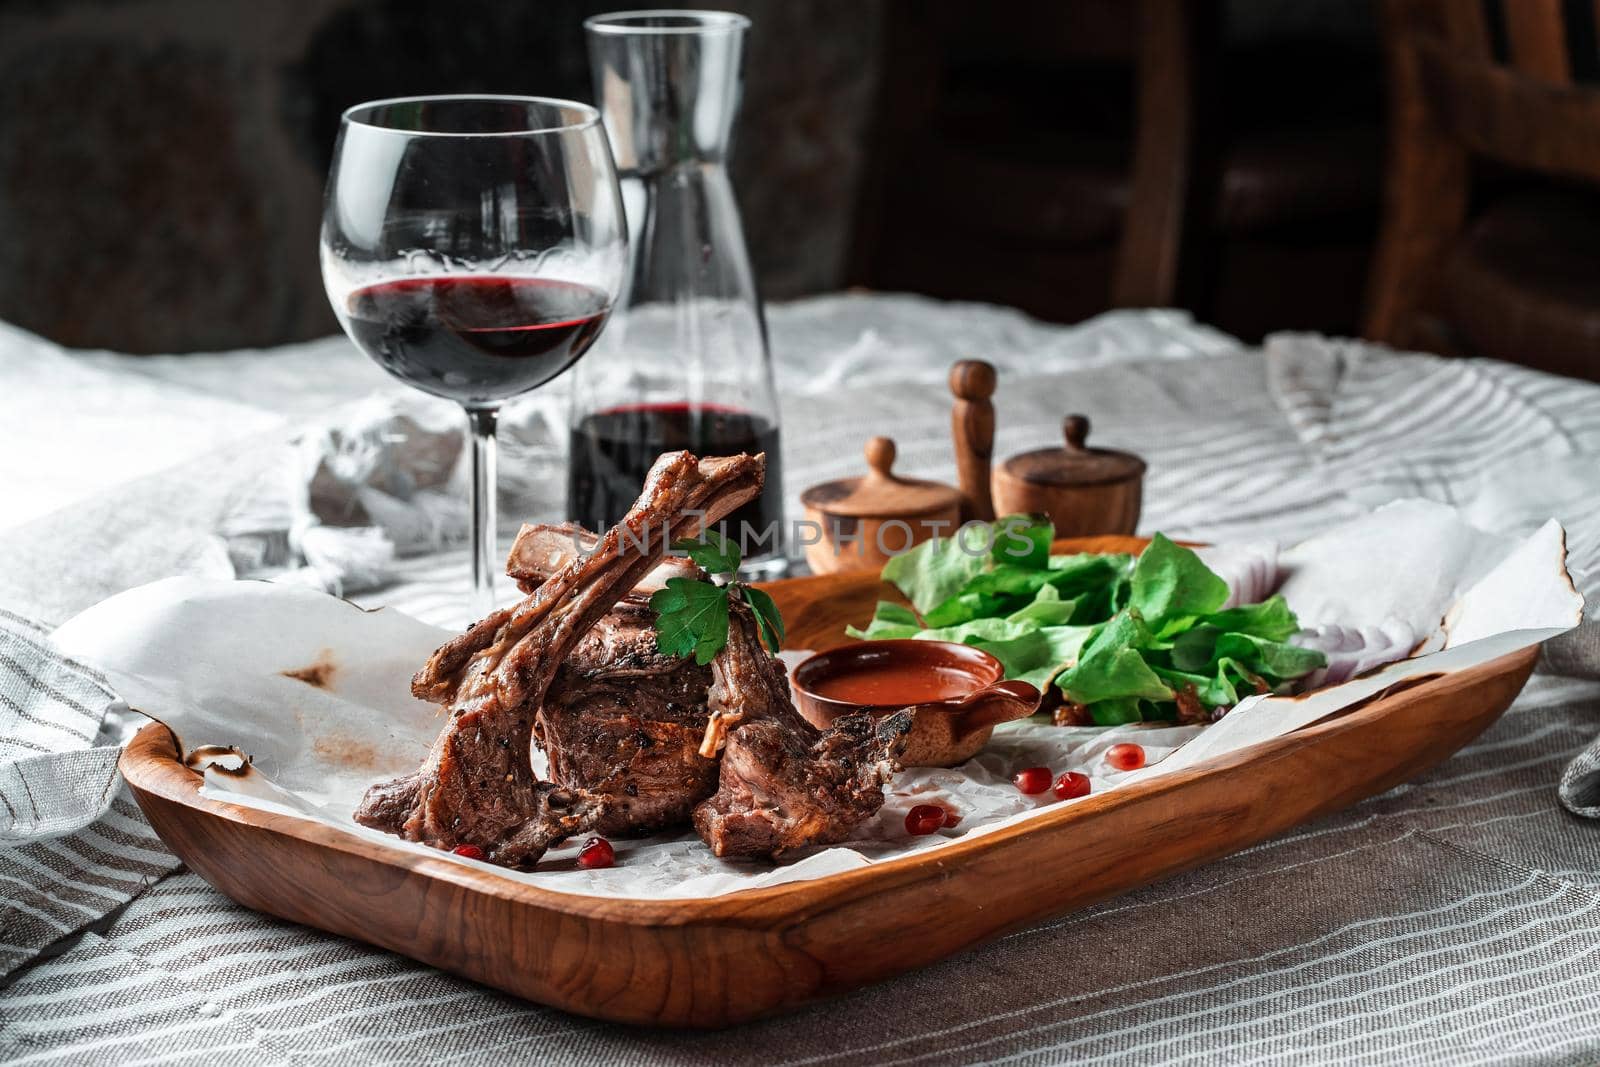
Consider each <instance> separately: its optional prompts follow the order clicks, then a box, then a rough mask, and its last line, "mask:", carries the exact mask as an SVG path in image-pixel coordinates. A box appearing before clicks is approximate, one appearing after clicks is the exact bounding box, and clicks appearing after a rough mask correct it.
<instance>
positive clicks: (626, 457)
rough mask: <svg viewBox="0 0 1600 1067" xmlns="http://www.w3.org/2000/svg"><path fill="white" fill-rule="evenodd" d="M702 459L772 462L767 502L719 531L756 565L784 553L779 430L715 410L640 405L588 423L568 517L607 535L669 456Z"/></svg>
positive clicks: (576, 452)
mask: <svg viewBox="0 0 1600 1067" xmlns="http://www.w3.org/2000/svg"><path fill="white" fill-rule="evenodd" d="M683 449H687V450H688V451H690V452H693V453H694V454H695V455H697V456H727V455H733V454H735V453H738V452H749V453H751V454H752V455H754V454H755V453H757V452H765V453H766V454H767V480H766V484H765V485H764V486H763V488H762V490H761V495H760V496H758V497H756V499H754V500H752V501H750V503H748V504H746V505H744V506H743V507H741V508H740V509H739V510H737V511H735V512H734V513H733V514H732V515H730V516H728V518H726V519H725V520H723V522H722V523H721V527H722V532H723V534H724V536H726V537H728V538H730V539H732V540H735V541H740V542H741V543H742V546H743V548H744V552H745V555H746V556H748V557H751V558H755V557H758V556H765V555H769V554H771V553H772V552H774V551H776V550H777V549H779V548H780V547H781V538H782V527H781V524H782V521H783V469H782V466H781V461H780V459H779V455H778V427H777V426H776V425H774V424H773V422H772V420H770V419H767V418H764V417H762V416H760V415H756V414H753V413H751V412H748V411H741V410H739V409H738V408H732V407H724V406H720V405H714V404H688V403H675V404H637V405H629V406H625V407H615V408H608V409H606V410H604V411H598V412H595V413H593V414H590V415H586V416H584V417H583V419H582V420H580V421H579V422H578V424H577V425H576V426H574V427H573V429H572V450H571V453H570V456H571V461H570V465H569V467H568V473H567V517H568V518H569V519H571V520H573V521H574V522H578V523H582V524H583V525H584V526H587V527H588V528H589V529H591V530H605V529H607V528H608V527H610V526H612V525H614V524H615V523H616V522H617V521H618V520H619V519H621V518H622V517H623V516H624V515H626V514H627V513H628V509H629V508H631V507H632V506H633V502H634V501H635V500H637V499H638V498H639V491H640V490H641V489H643V488H644V478H645V475H646V474H648V473H649V471H650V467H651V465H652V464H654V463H655V461H656V457H657V456H659V455H661V453H663V452H677V451H681V450H683Z"/></svg>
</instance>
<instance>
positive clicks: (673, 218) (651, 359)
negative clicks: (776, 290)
mask: <svg viewBox="0 0 1600 1067" xmlns="http://www.w3.org/2000/svg"><path fill="white" fill-rule="evenodd" d="M749 25H750V20H749V19H746V18H744V17H743V16H742V15H734V14H729V13H726V12H716V11H649V12H622V13H618V14H611V15H598V16H596V17H594V18H591V19H589V20H588V21H587V22H585V23H584V26H585V28H586V29H587V30H588V38H589V57H590V63H591V65H592V68H593V75H594V84H595V97H596V101H595V102H596V103H597V104H598V105H599V107H600V111H601V115H602V117H603V119H604V122H605V127H606V133H607V134H608V135H609V137H610V139H611V149H612V152H613V154H614V155H615V157H616V163H617V177H618V180H619V182H620V183H621V187H622V200H623V207H624V210H625V212H626V215H627V221H628V236H629V242H628V243H629V256H630V270H629V271H628V278H627V281H626V283H625V285H624V288H623V292H622V294H621V296H620V297H619V299H618V301H617V303H616V305H615V310H614V311H613V313H612V318H611V324H610V326H609V327H608V328H607V331H606V334H605V336H604V337H603V338H602V339H601V340H600V341H599V343H597V344H596V346H595V348H594V349H593V350H592V351H591V352H590V353H589V355H588V356H587V357H586V358H585V360H584V361H583V362H582V363H581V364H580V365H579V367H578V369H577V372H576V378H575V380H574V383H573V402H572V416H571V445H572V448H571V454H570V466H569V474H568V480H567V512H568V517H569V518H571V519H573V520H574V521H577V522H581V523H582V524H584V525H585V526H587V527H589V528H590V529H595V530H602V529H605V528H606V527H607V526H609V525H610V524H612V523H614V522H616V521H617V520H618V519H620V518H621V517H622V516H623V514H624V513H625V512H626V511H627V509H628V506H629V505H630V504H632V503H633V500H634V498H635V497H636V496H637V495H638V493H639V490H640V488H641V487H642V485H643V484H644V476H645V472H646V471H647V470H649V467H650V464H651V463H652V462H654V460H655V458H656V456H657V455H659V454H660V453H662V452H665V451H674V450H678V449H688V450H690V451H692V452H695V453H696V454H698V455H725V454H728V453H733V452H765V453H766V454H767V481H766V488H765V490H764V491H763V492H762V495H761V496H760V498H759V499H758V500H756V501H753V502H751V503H750V504H748V505H746V506H745V507H743V508H741V509H740V510H739V511H738V512H736V513H734V515H732V516H731V517H730V518H729V519H728V520H727V521H726V522H725V523H724V524H723V533H724V535H725V536H728V537H730V538H735V539H737V540H739V541H741V542H742V545H743V548H744V551H745V556H746V558H747V559H748V560H750V561H751V562H752V564H753V568H752V569H753V570H754V572H755V573H756V574H762V573H767V574H770V573H772V572H774V571H777V570H781V569H782V567H783V564H784V558H783V550H784V545H783V529H782V519H783V472H782V466H781V462H780V458H779V451H778V407H777V398H776V395H775V392H774V390H773V380H772V361H771V358H770V355H769V353H768V350H767V329H766V322H765V320H764V318H763V317H762V313H761V300H760V297H759V296H758V295H757V292H756V285H755V277H754V275H753V274H752V272H751V270H750V257H749V254H748V252H747V251H746V249H745V242H744V229H743V227H742V226H741V225H740V223H739V209H738V206H737V204H736V203H735V201H734V196H733V186H732V185H731V184H730V182H729V181H728V171H727V158H728V145H729V141H730V135H731V134H732V131H733V123H734V117H735V114H736V113H737V111H738V109H739V96H740V89H741V82H742V74H741V62H740V60H741V54H742V51H743V44H744V33H745V30H746V29H747V28H748V27H749Z"/></svg>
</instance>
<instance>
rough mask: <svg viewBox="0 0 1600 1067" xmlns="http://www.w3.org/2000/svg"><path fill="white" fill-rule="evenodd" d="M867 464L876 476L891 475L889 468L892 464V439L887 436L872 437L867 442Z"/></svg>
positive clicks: (886, 476)
mask: <svg viewBox="0 0 1600 1067" xmlns="http://www.w3.org/2000/svg"><path fill="white" fill-rule="evenodd" d="M866 455H867V466H869V467H871V468H872V474H873V476H874V477H877V478H889V477H892V475H891V474H890V472H889V468H890V467H892V466H894V455H895V448H894V440H893V439H892V438H888V437H874V438H873V439H872V440H870V441H868V442H867V447H866Z"/></svg>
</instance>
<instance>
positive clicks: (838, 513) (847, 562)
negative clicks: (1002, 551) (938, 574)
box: [800, 437, 961, 574]
mask: <svg viewBox="0 0 1600 1067" xmlns="http://www.w3.org/2000/svg"><path fill="white" fill-rule="evenodd" d="M894 456H895V448H894V442H893V441H891V440H890V439H889V438H887V437H874V438H873V439H872V440H871V441H869V442H867V447H866V457H867V466H868V468H869V469H868V471H867V473H866V474H865V475H863V476H862V477H859V478H840V479H837V480H835V481H831V482H822V483H820V484H818V485H813V486H812V487H811V488H809V489H807V490H806V491H805V492H804V493H802V494H801V495H800V503H801V504H802V505H804V507H805V512H806V521H807V522H808V523H810V524H812V525H811V528H810V530H808V531H807V534H806V539H807V544H806V562H807V563H809V564H810V565H811V570H812V571H813V573H816V574H842V573H854V572H861V571H870V572H873V573H876V572H877V571H879V570H881V569H882V568H883V565H884V564H885V563H887V562H888V561H889V559H890V557H892V556H897V555H899V554H900V553H902V552H904V551H905V550H906V549H908V548H910V547H911V546H913V545H918V544H921V543H922V542H924V541H927V540H929V539H931V538H933V537H936V536H940V535H943V536H949V535H950V534H951V533H952V532H953V531H954V530H955V528H956V526H957V525H958V524H959V523H960V521H961V493H960V491H959V490H957V489H956V488H955V487H954V486H950V485H945V484H943V483H942V482H929V481H923V480H922V479H919V478H903V477H901V476H900V475H898V474H895V473H894V471H893V470H891V469H890V468H891V467H893V465H894ZM819 531H820V539H819V540H817V539H815V538H817V537H818V532H819Z"/></svg>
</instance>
